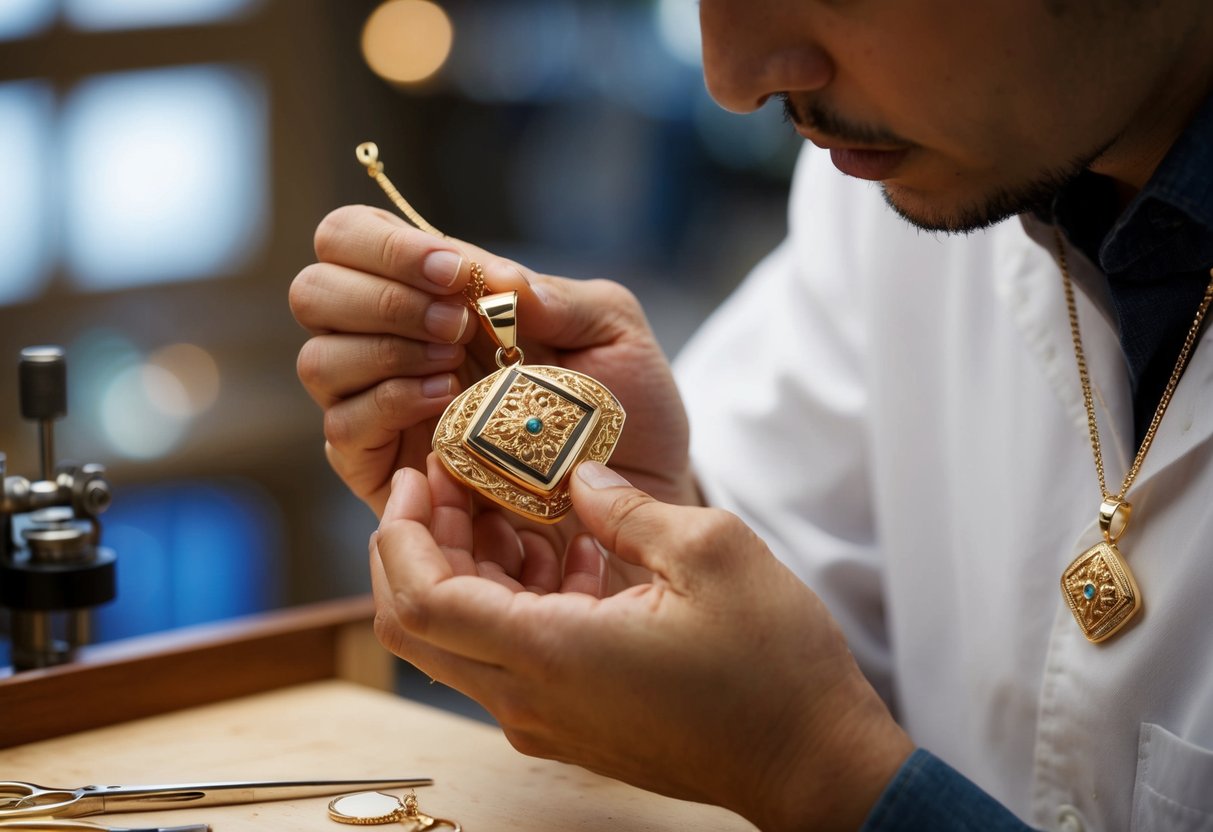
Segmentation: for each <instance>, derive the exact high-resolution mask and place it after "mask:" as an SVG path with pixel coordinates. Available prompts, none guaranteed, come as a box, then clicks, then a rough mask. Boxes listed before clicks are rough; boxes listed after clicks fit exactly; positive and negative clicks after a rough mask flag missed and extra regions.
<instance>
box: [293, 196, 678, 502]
mask: <svg viewBox="0 0 1213 832" xmlns="http://www.w3.org/2000/svg"><path fill="white" fill-rule="evenodd" d="M316 256H317V258H318V260H319V262H317V263H315V264H313V265H311V266H308V267H307V268H305V269H303V271H301V272H300V273H299V275H298V276H297V277H296V278H295V281H294V283H293V284H292V285H291V294H290V302H291V309H292V311H293V312H294V314H295V317H296V319H297V320H298V321H299V323H300V324H302V325H303V326H304V327H305V328H306V329H308V331H309V332H311V334H312V336H313V337H312V338H311V339H310V340H309V341H308V342H307V343H306V344H305V345H304V347H303V349H302V350H301V351H300V353H299V362H298V371H299V377H300V379H301V380H302V381H303V384H304V387H306V388H307V391H308V393H309V394H310V395H311V396H312V398H313V399H315V401H316V402H317V403H318V404H319V405H320V407H321V408H322V409H323V410H324V434H325V438H326V440H327V444H326V448H325V450H326V453H327V455H328V459H329V463H330V464H331V465H332V467H333V469H334V470H335V471H336V472H337V474H338V475H339V476H340V477H341V479H342V480H344V481H345V483H346V485H348V486H349V488H350V489H351V490H352V491H353V492H354V494H356V495H357V496H358V497H360V498H361V499H362V500H363V501H365V502H366V503H367V504H368V505H369V506H370V507H371V508H372V510H374V511H375V513H376V514H380V513H381V512H382V510H383V506H384V504H385V502H386V501H387V496H388V492H389V485H390V481H391V477H392V474H393V473H394V472H395V471H396V470H397V469H398V468H401V467H403V466H412V467H419V466H421V465H422V463H423V461H424V459H425V457H426V454H428V453H429V451H430V441H431V438H432V436H433V432H434V427H435V425H436V423H437V418H438V417H439V416H440V415H441V414H442V412H443V410H444V409H445V408H446V406H447V405H448V404H449V403H450V402H451V401H452V400H453V399H454V398H455V396H456V395H457V394H458V393H459V392H461V391H462V390H463V389H465V388H466V387H467V386H468V385H470V384H471V383H473V382H475V381H478V380H480V379H481V378H483V377H484V376H486V375H488V373H490V372H492V371H493V370H496V369H497V367H496V364H495V363H494V358H493V356H494V354H495V347H494V346H493V345H492V344H491V343H490V342H489V340H488V339H487V337H485V336H483V335H481V337H479V338H476V337H475V336H476V335H477V333H478V332H479V330H480V326H479V324H478V323H477V321H476V316H475V315H474V314H472V313H470V311H469V310H468V308H467V306H466V304H465V302H464V298H463V296H462V294H461V293H462V291H463V288H464V286H465V285H466V284H467V281H468V278H469V268H470V267H469V263H470V261H471V260H475V261H476V262H479V263H480V264H481V265H482V266H483V267H484V269H485V278H486V282H487V284H488V286H489V287H491V290H492V291H495V292H501V291H508V290H511V289H516V290H517V291H518V294H519V300H518V303H519V308H518V318H519V333H520V335H521V336H522V340H521V344H520V345H521V346H522V348H523V350H524V352H525V354H526V361H527V363H528V364H551V365H557V366H562V367H567V368H569V369H572V370H577V371H579V372H582V373H585V374H586V375H589V376H592V377H593V378H596V379H598V381H600V382H602V383H603V384H605V385H606V386H607V387H608V388H609V389H610V390H611V391H612V392H613V393H614V394H615V396H616V397H617V398H618V399H619V400H620V403H621V404H622V405H623V407H624V410H625V411H626V412H627V423H626V425H625V427H624V431H623V436H622V439H621V441H620V443H619V445H618V446H617V447H616V449H615V454H614V457H613V461H614V464H616V465H617V466H618V467H619V468H620V469H621V470H624V471H626V472H627V474H628V476H630V477H632V478H633V479H634V481H635V482H637V483H640V484H643V485H644V487H645V488H648V489H649V490H650V491H652V492H653V493H654V494H659V495H661V497H662V498H663V499H665V500H668V501H670V502H681V503H685V502H691V501H694V500H697V499H698V494H697V491H696V489H695V486H694V483H693V479H692V476H691V473H690V462H689V459H688V451H687V444H688V432H687V422H686V415H685V412H684V410H683V407H682V402H681V400H680V399H679V396H678V392H677V389H676V388H675V386H674V381H673V376H672V374H671V372H670V369H669V364H668V362H667V361H666V359H665V356H664V355H663V354H662V352H661V348H660V347H659V346H658V344H657V341H656V339H655V338H654V337H653V333H652V331H651V330H650V329H649V326H648V324H647V322H646V321H645V318H644V314H643V312H642V311H641V309H640V306H639V304H638V303H637V302H636V299H635V298H634V297H632V295H631V294H630V293H628V292H627V290H625V289H623V288H622V287H620V286H618V285H616V284H614V283H609V282H607V281H574V280H566V279H561V278H556V277H546V276H540V275H537V274H535V273H533V272H531V271H529V270H527V269H524V268H522V267H520V266H518V265H517V264H515V263H512V262H510V261H507V260H503V259H502V258H499V257H496V256H494V255H492V254H489V253H488V252H485V251H482V250H479V249H476V248H474V247H472V246H469V245H466V244H464V243H461V242H459V241H456V240H449V239H448V240H442V239H438V238H436V237H433V236H431V235H429V234H426V233H424V232H421V231H418V230H416V229H414V228H413V227H412V226H410V225H408V224H407V223H406V222H405V221H404V220H402V219H399V218H398V217H396V216H395V215H393V214H389V213H387V212H386V211H380V210H378V209H375V208H367V207H364V206H355V207H347V208H341V209H338V210H336V211H334V212H333V213H331V214H330V215H329V216H328V217H326V218H325V219H324V221H323V222H321V223H320V226H319V228H317V230H316Z"/></svg>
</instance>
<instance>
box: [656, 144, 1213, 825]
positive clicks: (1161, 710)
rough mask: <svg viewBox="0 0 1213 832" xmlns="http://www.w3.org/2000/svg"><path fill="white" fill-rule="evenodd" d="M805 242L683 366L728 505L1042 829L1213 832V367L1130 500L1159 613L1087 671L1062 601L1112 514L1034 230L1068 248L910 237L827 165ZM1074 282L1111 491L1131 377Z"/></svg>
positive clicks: (988, 781) (899, 698) (961, 752)
mask: <svg viewBox="0 0 1213 832" xmlns="http://www.w3.org/2000/svg"><path fill="white" fill-rule="evenodd" d="M1025 226H1027V228H1028V231H1025ZM790 227H791V232H790V234H789V238H788V240H787V241H786V242H785V243H784V244H783V245H782V246H781V247H780V248H779V249H777V250H776V251H775V252H774V253H773V254H772V255H771V256H770V257H769V258H767V259H766V260H765V261H764V262H763V263H761V264H760V265H759V266H758V267H757V268H756V270H755V272H754V274H753V275H751V277H750V278H749V279H748V280H747V282H746V283H745V284H744V285H743V286H742V287H741V288H740V289H739V290H738V292H737V293H736V294H735V296H734V297H733V298H731V299H730V300H729V301H728V302H726V304H725V305H724V306H723V307H722V308H721V309H720V310H719V311H718V312H717V313H716V314H715V315H714V316H713V317H712V318H711V319H710V320H709V321H708V322H707V323H706V324H705V325H704V327H703V328H702V329H701V331H700V332H699V333H698V334H697V335H696V336H695V338H694V339H693V340H692V342H691V343H690V344H689V345H688V347H687V348H686V350H685V352H684V353H683V355H682V356H681V357H680V359H679V361H678V373H679V383H680V385H681V387H682V389H683V394H684V396H685V399H686V403H687V407H688V409H689V411H690V413H691V420H692V448H693V454H694V458H695V464H696V468H697V471H698V474H699V476H700V478H701V481H702V484H703V488H704V492H705V494H706V495H707V497H708V499H709V501H710V502H711V503H713V504H714V505H718V506H722V507H724V508H728V509H730V510H732V511H734V512H736V513H737V514H739V515H740V516H741V517H742V518H744V519H745V520H746V522H747V523H749V524H750V525H751V526H752V527H753V528H754V529H755V530H756V531H757V532H758V533H759V534H760V535H761V536H762V537H763V538H764V539H765V540H766V542H767V543H768V544H769V545H770V547H771V548H772V549H773V550H774V551H775V553H776V554H777V555H779V556H780V557H781V558H782V559H783V560H784V561H785V562H786V563H788V564H789V565H790V566H791V567H792V568H793V569H794V570H795V571H796V572H797V573H798V574H799V575H800V576H801V577H802V578H803V579H804V580H805V581H806V582H807V583H808V584H809V585H810V586H812V587H813V588H814V589H816V590H817V591H818V592H819V594H820V595H821V596H822V598H823V599H824V600H825V602H826V603H827V605H828V606H829V607H830V609H831V610H832V611H833V613H834V615H835V616H836V617H837V618H838V619H839V621H840V623H841V624H842V626H843V628H844V630H845V631H846V633H847V635H848V638H849V639H850V643H851V646H852V649H853V651H854V653H855V654H856V657H857V658H858V659H859V661H860V664H861V665H862V666H863V668H864V670H865V672H866V673H867V674H868V675H869V678H871V680H872V682H873V683H874V684H875V685H876V687H877V689H878V690H880V691H881V693H882V694H883V695H884V696H886V698H887V699H888V701H889V702H890V703H891V705H892V707H893V710H894V713H895V714H896V715H897V717H898V719H899V720H900V721H901V723H902V724H903V725H904V726H905V727H906V729H907V730H908V731H909V732H910V733H911V735H912V736H913V738H914V739H915V741H916V742H918V743H919V744H920V745H922V746H923V747H925V748H927V749H928V750H930V751H932V752H934V753H935V754H937V755H939V756H940V757H942V758H943V759H944V760H946V761H947V762H949V763H951V764H952V765H954V766H955V767H956V768H958V769H959V770H960V771H962V772H963V773H965V774H966V775H967V776H969V777H970V778H971V779H973V780H974V781H975V782H976V783H977V784H978V785H980V786H982V787H983V788H984V789H986V790H987V791H988V792H989V793H991V794H992V795H993V796H994V797H996V798H997V799H998V800H1000V801H1001V802H1002V803H1004V804H1005V805H1006V806H1007V807H1008V808H1010V809H1011V810H1012V811H1014V812H1015V813H1016V814H1017V815H1019V816H1020V817H1021V818H1023V819H1024V820H1025V821H1027V822H1029V823H1031V824H1033V825H1035V826H1038V827H1041V828H1047V829H1064V830H1079V829H1083V828H1086V829H1099V830H1125V829H1129V830H1147V829H1148V830H1179V831H1180V832H1182V831H1183V830H1196V829H1203V830H1211V829H1213V750H1210V749H1213V608H1211V607H1210V603H1211V602H1213V510H1211V508H1210V504H1211V502H1213V459H1211V457H1213V441H1211V436H1213V345H1210V344H1208V343H1204V345H1203V346H1198V348H1197V349H1196V352H1195V354H1194V357H1193V359H1192V362H1191V365H1190V366H1189V368H1188V370H1187V373H1186V374H1185V376H1184V379H1183V381H1182V383H1181V384H1180V385H1179V389H1178V391H1177V393H1176V395H1175V399H1174V401H1173V403H1172V404H1171V407H1170V410H1169V412H1168V413H1167V416H1166V419H1165V420H1164V422H1163V424H1162V428H1161V431H1160V432H1159V434H1158V438H1157V440H1156V441H1155V443H1154V447H1153V449H1152V450H1151V452H1150V455H1149V457H1148V458H1147V460H1146V463H1145V466H1144V468H1143V469H1142V471H1141V474H1140V476H1139V477H1138V479H1137V482H1136V484H1135V485H1134V486H1133V488H1132V490H1131V491H1130V492H1129V495H1128V498H1129V500H1130V501H1131V502H1132V504H1133V506H1134V513H1133V517H1132V523H1131V526H1130V528H1129V531H1128V532H1127V533H1126V535H1125V536H1124V538H1122V539H1121V541H1120V548H1121V551H1122V553H1123V554H1124V555H1125V557H1126V559H1127V560H1128V562H1129V564H1130V566H1131V568H1132V569H1133V571H1134V572H1135V574H1136V576H1137V581H1138V584H1139V586H1140V588H1141V593H1142V597H1143V600H1144V610H1143V611H1142V612H1140V613H1138V616H1137V620H1136V621H1135V622H1134V624H1133V625H1132V626H1131V627H1130V629H1128V630H1127V631H1125V632H1122V633H1121V634H1120V635H1118V636H1116V637H1114V638H1113V639H1112V640H1111V641H1109V642H1106V643H1104V644H1101V645H1093V644H1090V643H1088V642H1087V641H1086V640H1085V639H1084V638H1083V636H1082V634H1081V633H1080V631H1079V629H1078V626H1077V625H1076V624H1075V622H1074V620H1073V619H1072V617H1071V614H1070V612H1069V610H1068V609H1067V608H1066V606H1065V604H1064V602H1063V599H1062V595H1061V592H1060V589H1059V580H1060V577H1061V573H1062V571H1063V570H1064V569H1065V567H1066V566H1067V565H1068V564H1069V563H1070V561H1071V560H1072V559H1073V558H1074V557H1076V556H1077V555H1078V554H1079V553H1080V552H1082V551H1083V550H1085V549H1086V548H1087V547H1089V546H1090V545H1092V544H1094V543H1095V542H1096V541H1097V540H1098V539H1099V531H1098V524H1097V513H1098V508H1099V503H1100V499H1101V498H1100V494H1099V491H1098V486H1097V484H1096V477H1095V468H1094V464H1093V461H1092V456H1091V448H1090V444H1089V440H1088V434H1087V427H1086V417H1085V415H1084V410H1083V405H1082V396H1081V389H1080V387H1079V381H1078V375H1077V371H1076V369H1075V362H1074V353H1073V347H1072V341H1071V337H1070V330H1069V326H1068V323H1067V317H1066V311H1065V302H1064V297H1063V294H1062V283H1061V277H1060V273H1059V271H1058V268H1057V265H1056V263H1055V261H1054V257H1053V255H1052V252H1051V250H1050V248H1046V247H1044V246H1042V245H1041V244H1038V243H1037V242H1035V241H1034V240H1033V239H1032V237H1031V236H1030V234H1029V233H1028V232H1029V231H1031V232H1032V234H1033V235H1034V236H1037V237H1039V238H1040V239H1041V241H1042V242H1043V243H1044V244H1046V245H1048V246H1051V244H1052V236H1051V233H1048V232H1046V231H1044V230H1043V229H1041V228H1039V227H1036V228H1035V229H1034V230H1033V228H1032V223H1021V222H1020V221H1018V220H1012V221H1009V222H1005V223H1003V224H1001V225H999V226H997V227H995V228H993V229H990V230H989V231H986V232H984V233H978V234H973V235H971V236H967V237H944V236H939V235H932V234H926V233H922V232H919V231H916V230H914V229H913V228H911V227H910V226H909V225H907V224H906V223H905V222H903V221H902V220H900V219H899V218H897V217H896V216H895V215H894V214H893V213H892V212H891V211H890V210H889V209H888V208H887V207H886V206H885V205H884V202H883V199H882V197H881V195H880V193H879V190H878V189H877V188H876V187H875V186H873V185H871V184H869V183H864V182H860V181H857V180H853V179H847V178H845V177H843V176H842V175H841V174H839V173H837V171H835V170H834V169H833V167H832V166H831V165H830V162H829V158H828V156H827V155H826V154H824V153H821V152H813V151H810V152H807V153H806V154H805V156H804V157H803V158H802V160H801V164H800V166H799V168H798V171H797V175H796V179H795V183H794V188H793V197H792V202H791V214H790ZM1069 257H1070V262H1071V268H1072V271H1073V272H1074V276H1075V281H1076V284H1077V286H1078V288H1079V290H1080V291H1079V297H1078V305H1079V315H1080V319H1081V322H1082V328H1083V329H1082V331H1083V338H1084V341H1085V347H1086V353H1087V357H1088V362H1089V364H1090V369H1091V379H1092V385H1093V388H1094V391H1095V397H1096V400H1097V412H1098V414H1099V420H1100V430H1101V436H1102V440H1103V449H1104V460H1105V464H1106V466H1107V473H1108V482H1109V486H1110V488H1111V489H1112V490H1113V491H1116V490H1119V484H1120V482H1121V478H1122V476H1123V475H1124V472H1125V470H1126V469H1127V466H1128V464H1129V461H1130V459H1131V456H1132V453H1133V450H1134V448H1133V430H1132V408H1131V403H1130V396H1129V390H1128V380H1127V371H1126V367H1125V364H1124V360H1123V358H1122V354H1121V351H1120V346H1119V343H1118V340H1117V334H1116V330H1115V325H1114V323H1113V322H1112V320H1111V319H1110V318H1109V317H1108V314H1107V312H1106V311H1105V310H1106V308H1107V307H1106V298H1103V297H1100V296H1099V292H1098V290H1095V291H1088V290H1089V289H1090V287H1097V286H1098V285H1099V283H1100V281H1099V279H1098V278H1096V277H1095V272H1094V269H1093V268H1092V267H1091V266H1090V264H1089V263H1088V262H1087V261H1086V260H1085V259H1084V258H1083V257H1082V255H1080V254H1078V253H1077V252H1075V251H1073V250H1071V251H1070V254H1069ZM1211 339H1213V336H1210V334H1209V332H1206V334H1205V336H1204V338H1203V341H1204V342H1208V341H1210V340H1211Z"/></svg>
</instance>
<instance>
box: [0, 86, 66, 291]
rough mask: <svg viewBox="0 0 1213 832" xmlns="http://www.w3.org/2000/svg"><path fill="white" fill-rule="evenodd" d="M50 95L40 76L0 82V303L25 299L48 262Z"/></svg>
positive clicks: (45, 272)
mask: <svg viewBox="0 0 1213 832" xmlns="http://www.w3.org/2000/svg"><path fill="white" fill-rule="evenodd" d="M53 113H54V96H53V94H52V92H51V89H50V85H49V84H46V83H44V82H40V81H16V82H12V83H8V84H0V124H3V125H4V129H2V130H0V182H3V183H4V186H3V187H2V188H0V252H4V265H3V267H2V269H3V271H0V276H2V279H0V304H8V303H18V302H20V301H23V300H27V299H28V298H30V297H31V296H33V295H34V294H36V293H37V292H38V290H39V289H40V288H41V287H42V284H43V282H44V281H45V279H46V277H47V275H48V273H49V271H50V262H51V245H52V241H51V238H50V227H51V226H50V221H49V220H50V216H51V206H50V194H51V188H50V187H48V174H49V173H50V169H49V166H48V165H47V164H45V160H46V159H47V158H48V156H49V155H50V148H51V140H52V127H51V124H52V118H53Z"/></svg>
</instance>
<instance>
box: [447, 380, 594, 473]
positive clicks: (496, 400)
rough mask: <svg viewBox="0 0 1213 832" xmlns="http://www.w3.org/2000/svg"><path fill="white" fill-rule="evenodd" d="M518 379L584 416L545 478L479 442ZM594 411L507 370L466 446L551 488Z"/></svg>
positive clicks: (565, 393) (561, 391) (558, 390)
mask: <svg viewBox="0 0 1213 832" xmlns="http://www.w3.org/2000/svg"><path fill="white" fill-rule="evenodd" d="M518 376H524V377H525V378H526V379H527V380H529V381H531V382H533V383H535V384H538V385H540V386H542V387H546V388H547V389H548V390H551V391H552V392H553V393H555V394H556V395H557V396H560V397H561V398H562V399H565V400H566V401H570V402H572V403H573V404H575V405H577V406H578V407H580V408H581V409H582V410H584V411H585V415H584V416H582V417H581V420H580V421H579V422H578V423H577V427H575V428H574V429H573V433H572V434H571V435H570V436H569V438H568V440H566V441H565V443H564V448H563V449H562V450H561V451H560V454H559V455H558V456H557V457H556V461H555V462H554V463H552V467H551V473H550V474H548V475H547V476H544V475H542V474H540V473H539V472H538V471H537V470H535V469H534V468H532V467H531V466H529V465H527V464H526V463H525V462H523V461H522V460H520V459H517V458H516V457H514V455H513V454H509V453H506V452H505V451H503V450H501V449H500V448H498V447H497V446H496V445H494V444H492V443H490V442H489V441H488V440H486V439H483V438H481V436H480V432H481V431H482V430H484V426H485V425H487V424H488V421H489V419H490V418H491V417H492V415H493V412H494V411H495V410H496V409H497V405H498V404H500V403H501V400H502V398H504V397H505V394H506V393H508V392H509V390H510V388H511V387H513V386H514V379H515V378H517V377H518ZM597 409H598V408H597V407H595V406H594V405H591V404H587V403H586V402H583V401H582V400H581V399H579V398H577V397H576V396H574V395H572V394H570V393H569V392H568V391H567V390H565V389H564V388H562V387H558V386H556V385H555V384H552V383H551V382H549V381H547V380H546V379H543V378H540V377H539V376H533V375H531V374H530V373H522V372H519V371H518V370H510V373H509V375H508V376H506V378H505V381H503V382H502V383H501V386H500V387H499V388H497V395H495V396H494V397H493V399H492V401H491V402H490V403H489V406H488V407H487V408H485V410H484V415H483V416H481V417H480V419H478V420H477V421H476V424H475V425H474V426H473V427H472V434H471V436H470V437H469V438H468V444H469V445H472V446H473V447H475V448H476V449H478V450H479V451H480V452H481V453H483V454H485V455H486V456H490V457H492V458H494V459H496V460H497V461H498V462H500V463H502V464H503V465H505V466H506V467H508V468H512V469H514V470H515V471H524V472H526V473H527V474H529V475H530V476H532V477H534V478H535V479H536V480H538V481H539V482H541V483H543V484H544V485H551V484H552V480H553V478H554V477H555V475H556V474H557V473H558V472H559V471H560V470H561V469H562V468H563V467H564V463H565V460H566V459H567V458H568V456H569V454H570V453H572V450H573V448H575V447H576V446H577V441H578V440H579V439H580V438H581V434H583V433H584V432H585V430H586V426H587V425H588V424H589V422H590V419H591V418H592V417H593V415H594V411H595V410H597Z"/></svg>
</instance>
